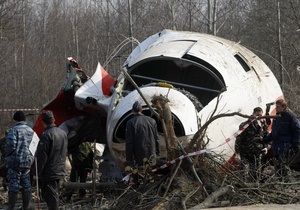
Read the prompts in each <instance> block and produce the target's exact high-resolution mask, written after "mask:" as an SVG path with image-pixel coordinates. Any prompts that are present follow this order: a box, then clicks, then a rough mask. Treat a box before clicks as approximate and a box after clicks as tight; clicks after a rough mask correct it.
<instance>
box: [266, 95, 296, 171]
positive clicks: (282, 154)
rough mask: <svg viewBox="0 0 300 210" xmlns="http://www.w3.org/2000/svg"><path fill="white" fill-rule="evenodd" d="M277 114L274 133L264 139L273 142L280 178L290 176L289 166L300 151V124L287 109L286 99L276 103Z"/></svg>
mask: <svg viewBox="0 0 300 210" xmlns="http://www.w3.org/2000/svg"><path fill="white" fill-rule="evenodd" d="M276 114H277V115H278V118H275V119H274V120H273V125H272V132H271V133H270V134H269V135H268V136H267V137H266V138H265V139H264V141H265V142H270V141H272V150H273V154H274V157H275V169H276V172H277V174H278V175H279V176H281V177H284V176H286V175H288V172H289V168H288V164H289V161H290V159H291V158H292V156H294V154H297V153H298V151H299V137H300V124H299V121H298V119H297V118H296V116H295V115H294V114H293V113H292V112H291V111H289V110H288V109H287V102H286V101H285V100H284V99H279V100H277V101H276Z"/></svg>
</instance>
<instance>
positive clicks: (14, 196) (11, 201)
mask: <svg viewBox="0 0 300 210" xmlns="http://www.w3.org/2000/svg"><path fill="white" fill-rule="evenodd" d="M17 200H18V193H13V192H8V209H7V210H14V209H15V205H16V203H17Z"/></svg>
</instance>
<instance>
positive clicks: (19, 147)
mask: <svg viewBox="0 0 300 210" xmlns="http://www.w3.org/2000/svg"><path fill="white" fill-rule="evenodd" d="M13 119H14V121H15V122H16V124H15V125H14V126H13V127H12V129H11V130H10V132H9V133H8V135H7V138H6V142H5V163H6V167H7V180H8V182H9V191H8V209H14V207H15V204H16V202H17V200H18V192H19V187H20V186H21V189H22V200H23V209H25V210H27V209H29V203H30V199H31V183H30V174H29V173H30V167H31V165H32V163H33V160H34V156H33V154H31V152H30V150H29V145H30V143H31V141H32V138H33V135H34V131H33V130H32V129H31V128H30V127H29V126H28V125H27V123H26V122H25V114H24V113H23V112H22V111H17V112H16V113H15V114H14V116H13Z"/></svg>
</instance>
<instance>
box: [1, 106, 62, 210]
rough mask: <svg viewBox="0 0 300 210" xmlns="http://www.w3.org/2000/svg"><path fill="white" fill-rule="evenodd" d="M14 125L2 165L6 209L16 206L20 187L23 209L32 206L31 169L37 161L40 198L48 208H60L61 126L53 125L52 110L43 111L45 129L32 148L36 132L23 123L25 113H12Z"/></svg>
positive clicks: (7, 138) (9, 135)
mask: <svg viewBox="0 0 300 210" xmlns="http://www.w3.org/2000/svg"><path fill="white" fill-rule="evenodd" d="M13 120H14V121H15V125H14V126H13V127H12V128H11V130H10V131H9V133H8V134H7V137H6V139H5V150H4V155H5V164H6V168H7V180H8V183H9V189H8V209H9V210H13V209H15V205H16V202H17V200H18V193H19V189H21V192H22V201H23V202H22V209H23V210H28V209H32V208H31V206H30V200H31V180H30V171H31V170H30V169H31V167H32V165H33V163H34V159H35V156H36V159H37V160H38V161H37V162H35V163H36V167H37V174H35V176H36V177H38V178H39V180H40V183H41V192H42V197H43V199H44V200H45V201H46V203H47V206H48V209H51V210H57V209H59V196H58V193H59V180H61V179H62V178H63V177H64V176H65V161H66V156H67V146H68V139H67V136H66V134H65V132H63V131H62V130H61V129H59V128H57V127H56V125H55V124H54V122H55V119H54V116H53V113H52V112H51V111H46V112H44V113H42V124H43V126H44V128H45V130H44V132H43V134H42V135H41V136H40V140H39V142H38V145H37V148H36V151H34V149H32V142H33V139H34V136H35V135H36V134H35V132H34V131H33V130H32V128H31V127H29V126H28V125H27V123H26V116H25V114H24V112H22V111H17V112H16V113H15V114H14V115H13Z"/></svg>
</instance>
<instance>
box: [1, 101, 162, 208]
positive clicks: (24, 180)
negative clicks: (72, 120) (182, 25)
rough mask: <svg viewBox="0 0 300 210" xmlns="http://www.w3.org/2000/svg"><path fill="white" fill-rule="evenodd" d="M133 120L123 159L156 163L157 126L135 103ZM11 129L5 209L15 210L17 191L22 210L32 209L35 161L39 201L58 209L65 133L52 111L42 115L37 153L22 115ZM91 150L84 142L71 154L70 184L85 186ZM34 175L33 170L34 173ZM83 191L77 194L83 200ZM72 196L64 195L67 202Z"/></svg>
mask: <svg viewBox="0 0 300 210" xmlns="http://www.w3.org/2000/svg"><path fill="white" fill-rule="evenodd" d="M132 112H133V117H132V119H131V120H129V121H128V123H127V125H126V159H127V163H129V165H131V166H132V167H133V166H134V165H135V164H137V165H139V166H142V165H143V164H144V163H145V158H146V160H147V161H151V160H155V159H156V157H157V155H159V144H158V133H157V124H156V122H155V120H154V119H152V118H151V117H148V116H145V115H143V114H142V106H141V105H140V103H139V102H135V103H134V104H133V106H132ZM13 119H14V121H15V124H14V126H13V127H12V128H11V130H10V131H9V133H8V135H7V137H6V139H5V147H4V148H5V150H4V152H3V153H4V156H5V164H6V168H7V180H8V183H9V190H8V209H9V210H13V209H15V205H16V202H17V200H18V193H19V189H21V192H22V201H23V202H22V209H23V210H28V209H32V208H31V207H30V200H31V181H30V171H31V168H32V165H33V163H34V160H35V157H36V160H37V161H36V162H35V163H36V167H37V170H36V171H37V174H35V175H34V176H36V177H37V178H38V179H39V183H40V184H41V192H42V198H43V199H44V200H45V202H46V203H47V206H48V209H49V210H58V209H59V188H60V180H62V179H63V178H64V177H65V172H66V171H65V167H66V158H67V155H68V137H67V133H66V132H65V131H64V130H62V129H60V128H59V127H57V126H56V125H55V118H54V115H53V113H52V111H50V110H48V111H45V112H43V113H42V124H43V127H44V132H43V133H42V135H41V136H40V140H39V142H38V145H37V148H36V151H35V152H33V151H32V150H31V148H30V147H31V143H32V141H33V136H34V135H36V134H35V132H34V131H33V130H32V128H30V127H29V126H28V125H27V123H26V116H25V114H24V113H23V112H22V111H17V112H16V113H15V114H14V115H13ZM92 151H93V150H92V147H91V144H90V143H89V142H84V143H82V144H80V145H79V146H78V148H77V149H75V150H73V151H72V162H71V165H72V169H71V174H70V181H72V182H76V181H77V179H78V178H79V179H80V182H85V181H86V178H87V173H88V170H90V169H91V168H92V167H93V166H92V164H93V163H92V161H93V152H92ZM33 171H34V172H35V170H33ZM84 195H85V190H83V189H82V190H80V191H79V196H80V197H83V196H84ZM71 196H72V192H69V193H67V199H70V198H71Z"/></svg>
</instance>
